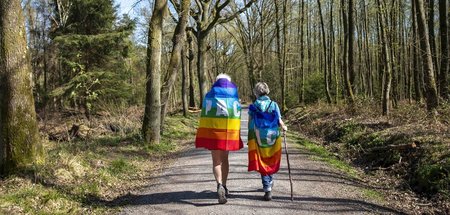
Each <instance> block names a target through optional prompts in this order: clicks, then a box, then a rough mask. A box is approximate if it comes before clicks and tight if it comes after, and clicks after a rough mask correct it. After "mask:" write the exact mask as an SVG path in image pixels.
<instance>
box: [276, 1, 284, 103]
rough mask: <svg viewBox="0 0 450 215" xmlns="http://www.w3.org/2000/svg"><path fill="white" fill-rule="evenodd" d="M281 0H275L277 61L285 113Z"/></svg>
mask: <svg viewBox="0 0 450 215" xmlns="http://www.w3.org/2000/svg"><path fill="white" fill-rule="evenodd" d="M278 1H279V0H275V2H274V4H275V31H276V32H275V33H276V40H277V42H276V47H277V59H278V72H279V74H280V86H281V111H284V110H285V109H284V108H285V106H284V104H285V103H284V99H285V98H284V97H285V77H284V75H285V74H284V68H283V65H284V62H283V59H284V58H283V53H282V51H283V42H282V41H281V40H282V38H281V29H280V28H281V27H280V22H279V21H280V11H279V2H278Z"/></svg>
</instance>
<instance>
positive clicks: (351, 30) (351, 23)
mask: <svg viewBox="0 0 450 215" xmlns="http://www.w3.org/2000/svg"><path fill="white" fill-rule="evenodd" d="M353 6H354V3H353V0H348V76H349V83H350V86H349V90H350V89H351V91H349V96H350V101H354V95H353V93H354V92H355V89H356V84H355V79H356V74H355V63H354V62H355V60H354V57H353V56H354V50H353V47H354V41H355V38H354V36H355V20H354V14H355V11H354V9H353Z"/></svg>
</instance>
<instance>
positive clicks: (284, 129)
mask: <svg viewBox="0 0 450 215" xmlns="http://www.w3.org/2000/svg"><path fill="white" fill-rule="evenodd" d="M278 124H279V125H280V126H281V128H282V129H283V131H284V132H286V131H287V126H286V125H285V124H284V122H283V120H282V119H281V118H279V119H278Z"/></svg>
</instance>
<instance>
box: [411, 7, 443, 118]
mask: <svg viewBox="0 0 450 215" xmlns="http://www.w3.org/2000/svg"><path fill="white" fill-rule="evenodd" d="M414 3H415V4H416V17H417V27H418V30H419V40H420V53H421V56H422V60H423V65H424V81H425V95H426V96H425V98H426V102H427V109H428V111H430V112H431V113H432V114H434V111H435V110H436V108H437V106H438V105H439V100H438V96H437V90H436V82H435V78H434V68H433V58H432V56H431V47H430V43H429V41H430V40H429V38H428V35H429V34H428V27H427V25H426V19H425V9H424V8H425V7H424V3H423V0H414Z"/></svg>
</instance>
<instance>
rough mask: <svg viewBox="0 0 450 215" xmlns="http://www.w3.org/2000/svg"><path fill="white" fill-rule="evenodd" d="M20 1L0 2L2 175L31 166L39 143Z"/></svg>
mask: <svg viewBox="0 0 450 215" xmlns="http://www.w3.org/2000/svg"><path fill="white" fill-rule="evenodd" d="M26 35H27V34H26V33H25V23H24V17H23V14H22V7H21V4H20V1H15V0H3V1H0V174H4V173H8V172H10V171H11V170H14V169H15V168H17V167H19V168H20V167H24V166H26V165H29V164H31V163H32V162H33V161H34V160H35V158H36V156H37V155H38V149H39V148H40V140H39V134H38V126H37V122H36V112H35V110H34V98H33V93H32V83H31V61H30V56H29V52H28V48H27V42H26Z"/></svg>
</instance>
